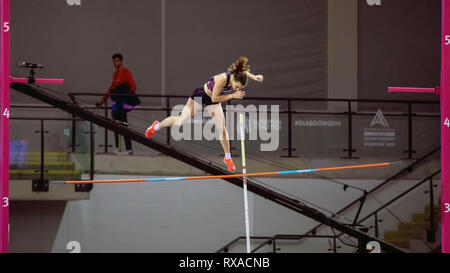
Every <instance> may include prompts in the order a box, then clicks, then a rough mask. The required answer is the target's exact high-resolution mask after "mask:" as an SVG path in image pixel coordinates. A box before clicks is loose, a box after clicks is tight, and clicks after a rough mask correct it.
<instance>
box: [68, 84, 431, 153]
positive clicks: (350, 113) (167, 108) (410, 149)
mask: <svg viewBox="0 0 450 273" xmlns="http://www.w3.org/2000/svg"><path fill="white" fill-rule="evenodd" d="M103 95H104V93H92V92H90V93H89V92H87V93H81V92H77V93H69V97H70V98H71V100H72V101H73V102H74V103H77V98H78V97H82V96H87V97H101V96H103ZM115 96H129V95H127V94H118V95H115ZM139 97H142V98H158V99H163V101H164V102H165V105H164V106H162V107H138V108H135V109H134V110H137V111H163V112H165V113H166V115H167V116H169V115H170V112H171V110H172V108H171V101H172V100H174V99H186V98H187V96H179V95H146V94H143V95H139ZM242 101H244V102H248V101H271V103H272V104H274V103H275V102H284V103H286V105H287V109H285V110H281V111H280V112H279V113H280V114H287V118H288V127H287V131H288V135H287V142H288V144H287V147H286V148H284V149H283V150H285V151H287V155H286V157H295V155H294V154H293V152H294V151H296V148H294V143H293V141H292V139H293V128H292V127H293V122H292V118H293V116H294V115H335V116H345V117H347V123H348V132H347V147H345V148H343V152H345V153H347V155H346V156H345V157H342V158H345V159H352V158H355V157H354V153H355V152H356V150H355V148H354V145H353V144H354V142H353V119H354V117H355V116H372V115H374V114H376V112H368V111H365V112H358V111H355V110H354V106H353V104H355V103H364V104H382V105H385V104H391V105H402V107H405V108H406V109H407V111H404V112H402V113H384V116H387V117H406V118H407V119H408V145H407V149H406V150H405V151H404V153H406V154H407V155H408V157H407V159H413V154H414V153H415V152H416V151H415V150H414V144H413V126H414V123H413V118H414V117H433V118H440V114H433V113H431V114H430V113H418V112H414V111H413V110H412V109H413V106H414V105H439V101H419V100H370V99H326V98H280V97H246V98H245V99H243V100H242ZM294 102H323V103H325V102H327V103H329V102H336V103H345V104H346V111H340V112H339V111H334V112H333V111H320V110H316V111H299V110H297V109H294V108H293V105H292V104H293V103H294ZM227 104H228V105H230V104H231V102H230V101H228V102H227ZM85 108H86V109H98V108H97V107H85ZM110 108H111V107H109V106H108V104H105V105H104V106H103V109H104V117H105V118H108V109H110ZM438 110H439V109H438ZM170 139H171V137H170V130H169V129H167V135H166V144H167V145H170ZM107 143H108V139H107V132H106V131H105V144H104V149H105V150H104V152H105V153H108V144H107Z"/></svg>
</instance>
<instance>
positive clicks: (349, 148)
mask: <svg viewBox="0 0 450 273" xmlns="http://www.w3.org/2000/svg"><path fill="white" fill-rule="evenodd" d="M347 111H348V112H347V123H348V135H347V139H348V144H347V145H348V146H347V149H344V152H348V156H347V157H343V158H342V159H358V157H353V153H354V152H356V150H355V149H353V118H352V114H353V113H352V101H351V100H348V101H347Z"/></svg>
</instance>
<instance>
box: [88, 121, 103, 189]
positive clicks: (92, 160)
mask: <svg viewBox="0 0 450 273" xmlns="http://www.w3.org/2000/svg"><path fill="white" fill-rule="evenodd" d="M94 134H95V133H94V124H93V123H92V122H91V128H90V140H91V141H90V156H91V170H90V177H91V179H90V180H94V174H95V169H94V168H95V165H94V164H95V163H94V160H95V137H94ZM105 147H106V145H105Z"/></svg>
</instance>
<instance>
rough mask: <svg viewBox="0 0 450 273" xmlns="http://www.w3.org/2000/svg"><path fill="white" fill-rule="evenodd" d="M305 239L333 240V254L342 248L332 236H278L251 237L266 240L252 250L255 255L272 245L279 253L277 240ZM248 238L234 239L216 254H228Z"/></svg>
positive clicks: (274, 250)
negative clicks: (232, 248)
mask: <svg viewBox="0 0 450 273" xmlns="http://www.w3.org/2000/svg"><path fill="white" fill-rule="evenodd" d="M304 238H316V239H333V244H332V246H331V248H329V249H328V251H333V253H336V252H337V249H338V248H340V246H338V245H337V244H336V239H337V237H336V236H331V235H286V234H278V235H275V236H272V237H269V236H251V237H250V239H251V240H264V241H263V242H262V243H261V244H259V245H258V246H256V247H255V248H253V249H252V251H251V253H255V252H256V251H258V250H260V249H261V248H263V247H264V246H266V245H272V252H273V253H276V252H277V251H279V250H281V249H280V248H277V243H276V242H277V240H281V241H283V240H287V241H300V240H302V239H304ZM245 239H246V237H245V236H240V237H237V238H236V239H234V240H233V241H231V242H229V243H228V244H227V245H225V246H224V247H222V248H221V249H219V250H217V251H216V253H221V252H224V253H228V251H229V249H230V247H232V246H234V245H236V244H237V243H239V242H240V241H242V240H245Z"/></svg>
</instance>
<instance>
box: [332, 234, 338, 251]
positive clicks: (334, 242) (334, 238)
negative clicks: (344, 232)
mask: <svg viewBox="0 0 450 273" xmlns="http://www.w3.org/2000/svg"><path fill="white" fill-rule="evenodd" d="M333 253H337V247H336V236H333Z"/></svg>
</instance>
